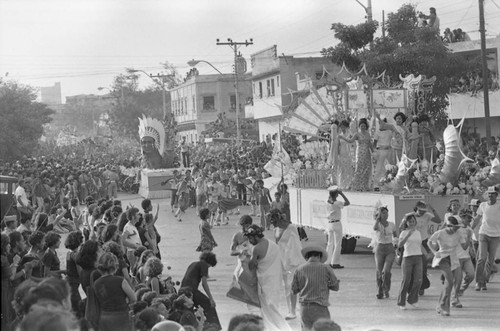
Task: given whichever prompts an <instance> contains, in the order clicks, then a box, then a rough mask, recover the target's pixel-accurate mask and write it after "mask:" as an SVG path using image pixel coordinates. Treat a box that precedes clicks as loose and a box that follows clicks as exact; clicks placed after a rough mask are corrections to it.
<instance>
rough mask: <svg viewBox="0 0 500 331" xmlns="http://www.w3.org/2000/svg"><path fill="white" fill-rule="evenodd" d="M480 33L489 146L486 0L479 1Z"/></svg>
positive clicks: (488, 141)
mask: <svg viewBox="0 0 500 331" xmlns="http://www.w3.org/2000/svg"><path fill="white" fill-rule="evenodd" d="M479 32H480V34H481V62H482V67H483V98H484V117H485V119H486V139H487V144H488V146H489V145H490V137H491V122H490V96H489V95H488V64H487V62H486V29H485V27H484V0H479Z"/></svg>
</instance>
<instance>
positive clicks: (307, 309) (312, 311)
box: [300, 303, 330, 330]
mask: <svg viewBox="0 0 500 331" xmlns="http://www.w3.org/2000/svg"><path fill="white" fill-rule="evenodd" d="M300 318H301V320H302V330H310V329H311V328H312V326H313V324H314V322H316V321H317V320H319V319H322V318H326V319H330V311H329V310H328V307H326V306H322V305H320V304H317V303H301V304H300Z"/></svg>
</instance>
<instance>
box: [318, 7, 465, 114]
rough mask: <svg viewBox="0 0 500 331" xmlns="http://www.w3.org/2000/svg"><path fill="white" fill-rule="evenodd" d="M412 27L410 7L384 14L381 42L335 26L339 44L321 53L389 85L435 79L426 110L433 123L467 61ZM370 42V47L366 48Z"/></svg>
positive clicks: (365, 31)
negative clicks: (407, 79)
mask: <svg viewBox="0 0 500 331" xmlns="http://www.w3.org/2000/svg"><path fill="white" fill-rule="evenodd" d="M416 23H417V11H416V8H415V6H414V5H412V4H404V5H403V6H402V7H401V8H399V9H398V11H396V12H394V13H389V14H388V16H387V21H386V23H385V29H386V32H387V36H386V37H385V38H376V39H373V36H374V33H375V32H376V29H369V28H360V27H353V26H350V27H346V26H344V25H342V24H340V23H335V24H333V25H332V30H334V31H335V36H336V37H337V38H338V39H339V40H340V43H339V44H338V45H337V46H335V47H330V48H328V49H323V51H322V54H323V55H324V56H325V57H328V58H330V59H331V60H332V61H333V62H334V63H336V64H338V65H342V64H343V63H345V65H346V66H347V68H348V69H349V70H351V72H357V71H359V70H360V69H361V67H362V65H363V64H365V65H366V68H367V71H368V73H370V74H371V75H377V74H381V73H383V72H385V75H386V77H387V78H388V79H389V80H390V81H391V82H400V79H399V75H402V76H403V77H404V76H407V75H409V74H413V75H415V76H418V75H425V76H427V77H428V78H430V77H432V76H436V78H437V80H436V83H435V84H434V89H433V92H432V94H431V95H430V97H429V98H428V100H427V110H428V112H429V114H430V115H431V116H432V117H434V118H435V119H442V118H446V114H445V112H444V110H445V108H446V107H447V106H448V98H447V94H448V93H449V91H450V88H452V87H453V86H454V85H455V84H456V81H457V80H458V76H459V75H460V74H462V73H463V72H465V71H466V70H467V60H466V59H464V58H463V57H461V56H460V55H456V54H453V53H451V51H450V50H449V49H448V48H447V47H446V46H447V45H446V43H445V42H443V41H442V40H441V38H440V36H439V35H438V32H437V31H436V30H434V29H432V28H422V27H417V24H416ZM363 24H365V25H368V24H369V23H363ZM363 24H362V25H363ZM372 27H373V26H372ZM371 40H373V44H372V46H371V47H370V48H368V47H367V46H368V44H369V43H370V41H371ZM455 77H456V78H455Z"/></svg>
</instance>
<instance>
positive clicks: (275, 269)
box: [245, 224, 292, 331]
mask: <svg viewBox="0 0 500 331" xmlns="http://www.w3.org/2000/svg"><path fill="white" fill-rule="evenodd" d="M245 236H246V237H247V238H248V241H250V243H251V244H252V245H254V246H255V247H254V248H253V252H252V258H251V259H250V262H249V266H250V268H251V269H254V270H257V281H258V288H259V300H260V311H261V314H262V318H263V319H264V325H265V326H266V330H268V331H291V330H292V328H291V327H290V325H288V323H287V322H286V320H285V319H284V318H283V316H281V314H280V312H279V310H278V307H277V306H276V299H277V298H279V297H280V295H281V291H282V288H283V285H282V281H283V279H282V276H281V263H282V262H281V254H280V250H279V248H278V245H276V244H275V243H274V242H272V241H271V240H268V239H266V238H264V229H263V228H261V227H260V226H258V225H255V224H252V225H250V226H249V227H248V229H247V230H246V231H245Z"/></svg>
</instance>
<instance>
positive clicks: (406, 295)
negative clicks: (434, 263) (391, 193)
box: [398, 214, 423, 310]
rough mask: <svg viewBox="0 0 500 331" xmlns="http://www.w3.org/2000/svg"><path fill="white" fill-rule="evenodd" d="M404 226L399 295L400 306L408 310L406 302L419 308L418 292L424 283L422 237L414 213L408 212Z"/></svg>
mask: <svg viewBox="0 0 500 331" xmlns="http://www.w3.org/2000/svg"><path fill="white" fill-rule="evenodd" d="M402 226H403V228H404V230H403V231H401V234H400V235H399V242H398V247H399V248H403V247H404V253H403V261H402V262H401V272H402V274H403V280H402V281H401V288H400V290H399V295H398V306H399V309H401V310H406V303H407V302H408V304H409V305H410V306H411V307H412V308H418V306H417V302H418V292H419V290H420V286H421V285H422V268H423V266H422V255H423V254H422V250H423V247H422V238H421V237H420V231H418V230H417V220H416V218H415V215H414V214H407V215H406V216H405V218H404V219H403V221H402Z"/></svg>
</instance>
